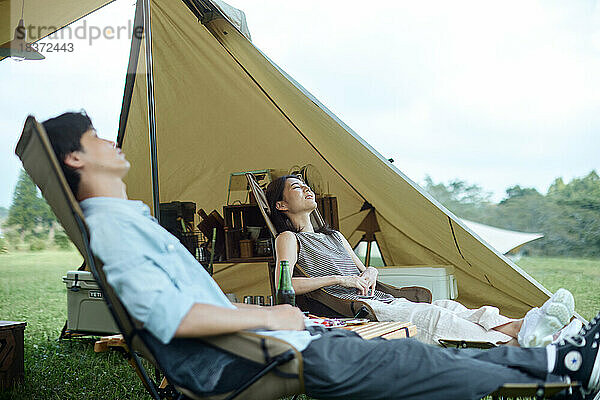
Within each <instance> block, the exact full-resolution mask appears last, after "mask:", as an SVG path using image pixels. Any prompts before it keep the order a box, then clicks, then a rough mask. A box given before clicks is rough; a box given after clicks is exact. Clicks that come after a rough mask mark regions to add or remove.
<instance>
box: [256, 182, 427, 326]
mask: <svg viewBox="0 0 600 400" xmlns="http://www.w3.org/2000/svg"><path fill="white" fill-rule="evenodd" d="M246 179H247V180H248V185H249V186H250V190H251V191H252V194H253V195H254V197H255V198H256V202H257V203H258V208H259V209H260V212H261V214H262V216H263V218H264V220H265V223H266V224H267V227H268V228H269V231H270V232H271V235H272V237H273V239H274V238H275V237H277V230H276V229H275V226H274V225H273V222H272V221H271V218H270V214H271V210H270V208H269V205H268V203H267V198H266V196H265V192H264V191H263V190H262V188H261V187H260V186H259V185H258V183H257V182H256V180H255V179H254V175H252V174H251V173H246ZM311 220H312V222H313V225H314V226H317V227H319V226H323V225H325V221H324V220H323V218H322V217H321V214H320V213H319V210H318V209H315V210H314V211H313V212H312V214H311ZM273 248H275V246H273ZM295 273H297V274H299V275H301V276H305V277H308V274H307V273H306V272H305V271H304V270H303V269H302V268H301V267H299V266H298V265H296V266H295ZM376 289H377V290H380V291H382V292H384V293H389V294H391V295H392V296H394V297H403V298H406V299H408V300H410V301H414V302H417V303H431V292H430V291H429V289H426V288H423V287H418V286H409V287H403V288H397V287H395V286H392V285H388V284H385V283H382V282H377V285H376ZM296 301H297V303H298V306H299V307H300V308H302V309H303V310H305V311H309V312H311V313H313V314H316V315H325V316H329V317H361V318H368V319H369V320H371V321H377V317H376V316H375V312H374V311H373V309H372V308H371V306H369V304H367V303H366V302H364V301H360V300H348V299H342V298H339V297H336V296H334V295H331V294H329V293H327V292H326V291H325V290H324V289H317V290H315V291H312V292H310V293H306V294H305V295H301V296H297V297H296Z"/></svg>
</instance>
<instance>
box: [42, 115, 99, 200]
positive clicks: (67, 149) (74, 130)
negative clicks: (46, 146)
mask: <svg viewBox="0 0 600 400" xmlns="http://www.w3.org/2000/svg"><path fill="white" fill-rule="evenodd" d="M42 125H44V129H45V130H46V133H47V134H48V138H49V139H50V143H51V144H52V149H53V150H54V154H56V158H58V162H59V163H60V166H61V168H62V170H63V172H64V174H65V177H66V178H67V183H68V184H69V187H70V188H71V191H72V192H73V195H75V197H77V191H78V190H79V181H80V180H81V178H80V176H79V172H77V170H75V169H73V168H71V167H69V166H68V165H66V164H65V157H66V156H67V155H68V154H70V153H72V152H74V151H80V150H81V149H82V147H81V136H82V135H83V134H84V133H85V132H87V131H88V130H90V129H94V125H92V120H91V119H90V117H88V116H87V114H86V113H85V112H79V113H75V112H68V113H64V114H62V115H59V116H58V117H55V118H50V119H49V120H47V121H44V122H43V123H42Z"/></svg>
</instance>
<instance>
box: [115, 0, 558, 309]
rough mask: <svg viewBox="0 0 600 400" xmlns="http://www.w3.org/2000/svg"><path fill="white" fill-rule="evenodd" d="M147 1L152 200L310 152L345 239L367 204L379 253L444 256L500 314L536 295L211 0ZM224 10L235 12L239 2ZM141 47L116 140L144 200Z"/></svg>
mask: <svg viewBox="0 0 600 400" xmlns="http://www.w3.org/2000/svg"><path fill="white" fill-rule="evenodd" d="M150 7H151V16H152V35H153V36H152V40H153V43H152V51H153V66H154V88H155V102H156V131H157V147H158V166H159V184H160V185H159V186H160V200H161V202H165V201H174V200H182V201H194V202H196V203H197V204H198V205H199V206H200V207H202V208H204V209H217V210H220V209H221V207H222V206H223V205H224V203H225V201H226V199H227V183H228V178H229V174H230V173H233V172H239V171H249V170H260V169H273V170H289V169H290V167H292V166H294V165H306V164H311V165H313V166H315V167H316V169H317V170H318V171H319V173H320V175H321V176H322V179H323V182H324V187H328V191H329V192H330V193H331V194H333V195H335V196H336V197H337V199H338V205H339V216H340V228H341V231H342V233H343V234H344V235H345V236H346V237H347V238H348V240H349V241H350V242H351V244H352V245H355V244H357V243H358V242H359V241H360V239H361V237H362V235H363V232H362V231H359V230H358V229H357V227H358V226H359V225H360V223H361V222H362V220H363V218H365V216H366V215H367V214H368V213H369V209H370V208H374V210H375V216H376V218H377V223H378V225H379V228H380V231H379V232H376V233H375V238H376V240H377V243H378V246H379V249H380V250H381V253H382V255H383V258H384V260H385V262H386V264H387V265H428V264H429V265H430V264H450V265H453V266H455V267H456V275H457V280H458V284H459V294H460V297H459V300H460V301H461V302H463V303H464V304H465V305H467V306H479V305H483V304H491V305H495V306H498V307H500V308H501V309H502V311H503V312H504V313H505V314H507V315H510V316H515V317H516V316H522V315H523V314H524V313H525V312H526V311H527V310H528V309H529V308H530V307H532V306H539V305H540V304H542V303H543V302H544V301H545V300H546V299H547V295H548V291H547V290H546V289H544V288H543V287H542V286H541V285H540V284H539V283H537V282H536V281H535V280H534V279H532V278H531V277H530V276H528V275H527V274H526V273H525V272H524V271H522V270H521V269H520V268H518V267H517V266H516V265H514V264H512V263H511V262H510V261H509V260H508V259H506V258H504V257H503V256H502V255H501V254H500V253H499V252H497V251H496V250H494V249H493V248H491V247H489V246H488V245H486V244H485V243H484V242H482V241H481V240H480V239H479V238H477V237H476V236H474V235H473V233H472V232H471V230H470V229H469V228H468V227H467V226H466V225H465V224H464V223H462V222H461V221H460V220H459V219H457V218H456V217H455V216H454V215H453V214H452V213H450V212H449V211H448V210H446V209H444V207H442V206H441V205H440V204H439V203H438V202H436V201H435V200H434V199H433V198H431V197H430V196H429V195H428V194H427V193H426V192H424V191H423V190H422V189H421V188H420V187H419V186H418V185H416V184H415V183H414V182H412V181H411V180H410V179H408V178H407V177H406V176H405V175H403V174H402V172H400V171H399V170H398V169H396V168H395V167H394V166H393V165H392V164H390V163H389V162H388V161H387V160H386V159H385V158H384V157H383V156H381V155H380V154H379V153H377V152H376V151H375V150H374V149H373V148H372V147H370V146H369V145H368V144H367V143H366V142H365V141H363V140H362V139H361V138H360V137H359V136H358V135H357V134H356V133H355V132H353V131H352V130H351V129H350V128H349V127H348V126H346V125H345V124H344V123H343V122H342V121H340V120H339V119H338V118H337V117H336V116H335V115H333V114H332V113H331V112H330V111H329V110H328V109H327V108H326V107H325V106H324V105H323V104H321V103H320V102H319V101H318V100H317V99H316V98H314V97H313V96H312V95H311V94H310V93H308V92H307V91H306V90H305V89H304V88H303V87H302V86H300V84H298V83H297V82H296V81H294V80H293V79H292V78H291V77H290V76H288V75H287V74H286V73H285V72H284V71H282V70H281V69H280V68H279V67H277V65H275V64H274V63H273V62H272V61H271V60H269V59H268V58H267V57H266V56H265V55H264V54H263V53H262V52H261V51H260V50H259V49H257V48H256V47H255V46H254V45H253V44H252V42H251V41H250V40H249V39H248V37H246V36H245V35H244V34H243V33H242V32H241V30H240V29H239V27H236V26H234V25H232V23H231V17H227V16H225V15H224V14H223V11H222V9H223V7H222V4H221V7H218V6H217V5H216V4H213V3H211V2H208V1H204V2H202V3H201V4H200V2H186V1H161V0H151V2H150ZM235 14H236V15H237V16H238V21H240V20H239V17H240V16H243V13H241V12H238V11H236V13H235ZM241 25H245V21H243V20H242V21H241V22H240V26H241ZM132 48H133V47H132ZM143 54H144V44H143V43H141V49H140V51H139V54H135V53H133V54H132V57H131V59H130V66H129V68H130V71H132V70H135V68H137V71H138V74H137V75H136V76H133V75H132V76H130V77H129V86H130V88H131V90H130V91H129V92H128V91H127V89H126V93H125V99H126V100H125V101H124V109H123V110H122V114H121V116H122V121H121V127H122V129H121V131H120V132H119V139H118V140H119V142H120V144H121V145H122V147H123V150H124V152H125V153H126V154H127V157H128V159H129V160H130V161H132V168H131V170H130V172H129V174H128V176H127V178H126V183H127V187H128V192H129V195H130V197H131V198H136V199H141V200H143V201H144V202H146V204H148V205H151V204H152V188H151V180H150V179H151V178H150V162H149V139H148V117H147V97H146V96H147V91H146V80H145V76H144V75H143V73H144V72H145V65H144V56H143ZM132 67H135V68H134V69H132ZM367 203H368V204H367ZM363 206H364V207H363ZM361 210H362V211H361Z"/></svg>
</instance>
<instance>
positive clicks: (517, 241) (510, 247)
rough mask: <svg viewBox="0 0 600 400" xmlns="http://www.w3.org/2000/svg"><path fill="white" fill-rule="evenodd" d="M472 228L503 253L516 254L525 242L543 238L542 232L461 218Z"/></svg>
mask: <svg viewBox="0 0 600 400" xmlns="http://www.w3.org/2000/svg"><path fill="white" fill-rule="evenodd" d="M461 221H462V223H463V224H465V225H466V226H467V227H468V228H469V229H470V230H472V231H473V232H475V233H476V234H477V235H478V236H479V237H480V238H481V239H483V240H484V241H486V242H487V243H488V244H489V245H490V246H492V247H493V248H495V249H496V250H498V252H499V253H502V254H509V253H511V254H514V253H516V252H517V251H518V250H519V249H520V248H521V247H522V246H524V245H525V244H527V243H529V242H532V241H534V240H536V239H540V238H543V237H544V235H543V234H541V233H526V232H517V231H510V230H508V229H501V228H496V227H494V226H489V225H484V224H480V223H479V222H473V221H469V220H466V219H461Z"/></svg>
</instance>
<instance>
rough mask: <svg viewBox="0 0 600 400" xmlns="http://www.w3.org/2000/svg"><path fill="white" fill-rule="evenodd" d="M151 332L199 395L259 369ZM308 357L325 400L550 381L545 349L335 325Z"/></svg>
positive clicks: (164, 358)
mask: <svg viewBox="0 0 600 400" xmlns="http://www.w3.org/2000/svg"><path fill="white" fill-rule="evenodd" d="M145 337H146V341H147V342H148V345H149V347H150V348H151V350H152V351H153V353H154V355H155V357H156V358H157V360H158V361H159V363H160V364H161V366H162V367H163V369H164V370H165V371H166V372H167V378H169V379H170V381H171V382H173V383H175V384H177V385H179V386H183V387H186V388H188V389H190V390H192V391H193V392H196V393H202V394H215V393H224V392H227V391H229V390H232V389H234V388H236V387H238V386H239V385H240V384H241V382H243V381H244V380H246V379H248V378H250V377H251V376H252V375H253V374H255V373H256V372H257V371H258V370H259V369H260V367H261V366H260V365H259V364H256V363H253V362H250V361H247V360H244V359H242V358H240V357H238V356H235V355H232V354H229V353H226V352H223V351H221V350H218V349H215V348H213V347H211V346H208V345H205V344H203V343H202V342H200V341H198V340H194V339H174V340H172V341H171V343H169V344H168V345H162V344H161V343H159V342H158V341H157V340H156V339H155V338H154V337H153V336H152V335H150V334H146V335H145ZM302 356H303V361H304V382H305V388H306V393H307V394H308V395H309V396H312V397H316V398H319V399H424V398H426V399H480V398H482V397H484V396H485V395H487V394H489V393H491V392H493V391H495V390H496V389H498V388H499V387H500V386H502V385H504V384H505V383H542V382H544V381H546V380H547V372H546V367H547V356H546V349H544V348H535V349H520V348H515V347H510V346H502V347H497V348H494V349H490V350H477V349H461V350H457V349H441V348H437V347H435V346H431V345H426V344H423V343H421V342H418V341H417V340H415V339H398V340H384V339H372V340H364V339H362V338H360V337H359V336H358V335H357V334H355V333H353V332H349V331H346V330H342V329H334V330H331V331H322V333H321V338H319V339H317V340H314V341H312V342H311V343H310V345H309V346H308V347H307V348H306V349H305V350H304V351H303V352H302ZM550 379H551V380H558V378H557V377H550Z"/></svg>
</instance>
